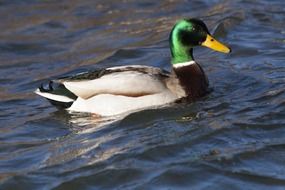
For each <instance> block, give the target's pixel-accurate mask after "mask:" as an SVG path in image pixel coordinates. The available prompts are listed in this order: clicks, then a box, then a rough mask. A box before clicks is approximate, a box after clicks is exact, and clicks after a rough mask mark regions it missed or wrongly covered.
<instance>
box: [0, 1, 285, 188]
mask: <svg viewBox="0 0 285 190" xmlns="http://www.w3.org/2000/svg"><path fill="white" fill-rule="evenodd" d="M188 17H198V18H202V19H203V20H204V21H205V22H206V23H207V25H208V26H209V28H210V30H211V32H213V33H214V35H215V36H216V37H217V38H218V39H220V40H221V41H223V42H226V43H227V44H229V45H230V46H231V47H232V50H233V52H232V54H230V55H224V54H219V53H216V52H213V51H211V50H208V49H205V48H197V49H196V50H195V52H194V53H195V58H196V60H197V61H198V62H199V63H200V64H201V65H202V67H203V68H204V70H205V72H206V73H207V75H208V77H209V80H210V83H211V87H212V88H213V92H212V93H211V94H210V95H208V96H207V97H204V98H202V99H201V100H199V101H197V102H195V103H193V104H180V105H173V106H170V107H165V108H161V109H157V110H146V111H141V112H138V113H134V114H131V115H129V116H127V117H125V118H123V119H121V120H118V121H116V122H109V121H100V122H99V121H98V120H96V119H94V118H93V117H92V116H91V115H90V114H70V113H67V112H65V111H58V110H56V109H55V108H54V107H52V106H51V105H50V104H49V103H48V102H47V101H46V100H44V99H42V98H40V97H38V96H36V95H35V94H34V93H33V91H34V90H35V88H36V87H37V86H38V85H40V83H42V82H44V81H46V79H49V78H53V77H58V76H63V75H66V74H70V73H76V72H80V71H84V70H88V69H94V68H101V67H110V66H117V65H130V64H142V65H150V66H157V67H161V68H164V69H170V64H169V49H168V35H169V32H170V30H171V28H172V26H173V24H174V23H175V22H176V21H177V20H178V19H181V18H188ZM284 26H285V3H284V1H282V0H275V1H266V0H260V1H255V0H237V1H230V0H215V1H208V0H193V1H185V0H167V1H150V0H149V1H148V0H147V1H135V0H121V1H114V0H104V1H103V0H97V1H91V0H83V1H82V0H81V1H77V0H63V1H53V0H47V1H41V0H27V1H19V0H15V1H8V0H6V1H5V0H4V1H1V2H0V28H1V30H0V84H1V86H0V124H1V125H0V185H1V186H0V189H13V190H15V189H58V190H59V189H199V190H200V189H201V190H202V189H252V190H254V189H264V190H265V189H274V190H275V189H276V190H277V189H280V190H281V189H285V177H284V176H285V166H284V163H285V138H284V134H285V128H284V126H285V88H284V82H285V64H284V61H285V54H284V49H285V29H284Z"/></svg>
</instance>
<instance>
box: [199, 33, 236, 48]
mask: <svg viewBox="0 0 285 190" xmlns="http://www.w3.org/2000/svg"><path fill="white" fill-rule="evenodd" d="M202 46H206V47H208V48H211V49H213V50H216V51H219V52H222V53H230V52H231V49H230V48H229V47H227V46H226V45H224V44H222V43H221V42H219V41H217V40H216V39H215V38H213V37H212V36H211V35H209V34H207V38H206V40H205V41H204V42H203V43H202Z"/></svg>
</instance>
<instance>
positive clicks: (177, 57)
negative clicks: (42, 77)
mask: <svg viewBox="0 0 285 190" xmlns="http://www.w3.org/2000/svg"><path fill="white" fill-rule="evenodd" d="M169 43H170V50H171V64H172V71H171V72H167V71H164V70H161V69H159V68H155V67H151V66H142V65H128V66H119V67H111V68H104V69H100V70H95V71H89V72H84V73H79V74H77V75H74V76H68V77H63V78H59V79H56V80H51V81H50V82H49V83H48V84H47V85H41V87H39V88H38V89H37V90H36V91H35V93H37V94H38V95H41V96H43V97H45V98H47V99H48V100H49V101H50V102H51V104H53V105H55V106H57V107H60V108H64V109H67V110H71V111H78V112H91V113H94V114H96V115H99V116H114V115H118V114H122V113H129V112H135V111H138V110H143V109H147V108H154V107H158V106H162V105H166V104H169V103H172V102H176V101H179V100H181V99H186V100H187V101H190V102H191V101H194V100H196V99H197V98H199V97H202V96H204V95H205V94H207V92H208V85H209V83H208V79H207V77H206V75H205V73H204V71H203V69H202V68H201V66H200V65H199V64H198V63H197V62H195V60H194V58H193V48H194V47H195V46H205V47H208V48H211V49H213V50H216V51H219V52H223V53H229V52H230V51H231V50H230V48H229V47H227V46H225V45H223V44H222V43H220V42H218V41H217V40H216V39H214V38H213V36H211V34H210V33H209V31H208V28H207V26H206V25H205V23H204V22H203V21H201V20H199V19H195V18H190V19H183V20H180V21H178V22H177V23H176V24H175V26H174V27H173V29H172V31H171V33H170V36H169Z"/></svg>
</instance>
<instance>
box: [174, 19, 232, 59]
mask: <svg viewBox="0 0 285 190" xmlns="http://www.w3.org/2000/svg"><path fill="white" fill-rule="evenodd" d="M169 42H170V49H171V59H172V60H171V61H172V64H177V63H184V62H187V61H191V60H193V55H192V51H193V49H192V48H193V47H195V46H206V47H208V48H211V49H213V50H216V51H219V52H223V53H229V52H230V51H231V49H230V48H229V47H227V46H225V45H224V44H222V43H220V42H218V41H217V40H216V39H215V38H214V37H212V36H211V34H210V32H209V30H208V28H207V26H206V25H205V23H204V22H203V21H201V20H199V19H194V18H191V19H183V20H180V21H178V22H177V23H176V24H175V26H174V27H173V29H172V31H171V33H170V37H169Z"/></svg>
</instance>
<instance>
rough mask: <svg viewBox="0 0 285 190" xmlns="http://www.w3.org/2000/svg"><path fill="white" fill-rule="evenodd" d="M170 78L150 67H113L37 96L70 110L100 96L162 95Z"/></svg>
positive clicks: (54, 82)
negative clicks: (80, 102)
mask: <svg viewBox="0 0 285 190" xmlns="http://www.w3.org/2000/svg"><path fill="white" fill-rule="evenodd" d="M169 76H170V74H169V73H168V72H166V71H162V70H160V69H159V68H155V67H149V66H137V65H132V66H121V67H111V68H107V69H101V70H95V71H90V72H84V73H80V74H77V75H74V76H68V77H63V78H59V79H56V80H52V81H50V82H49V83H48V84H47V85H45V86H41V87H40V88H39V89H37V90H36V93H37V94H39V95H41V96H44V97H45V98H47V99H49V100H50V101H51V102H52V103H53V104H55V103H57V102H64V106H65V107H67V106H68V105H69V103H72V102H73V101H75V100H76V99H77V97H80V98H82V99H88V98H91V97H93V96H95V95H98V94H113V95H121V96H129V97H139V96H144V95H151V94H155V93H159V92H162V91H164V90H165V89H166V88H167V85H166V79H167V78H169ZM53 101H55V102H53ZM66 104H67V105H66Z"/></svg>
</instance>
